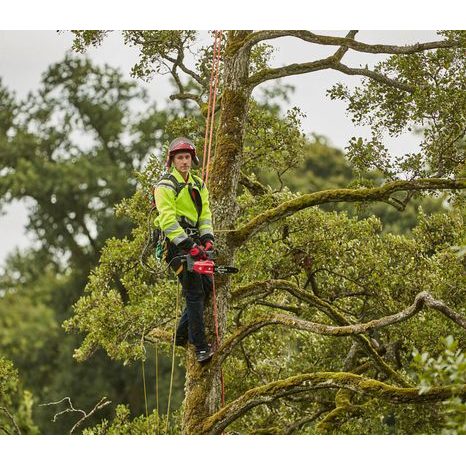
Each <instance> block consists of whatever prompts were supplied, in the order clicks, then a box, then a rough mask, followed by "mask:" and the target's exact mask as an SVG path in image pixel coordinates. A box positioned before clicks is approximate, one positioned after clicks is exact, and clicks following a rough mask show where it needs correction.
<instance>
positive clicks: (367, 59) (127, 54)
mask: <svg viewBox="0 0 466 466" xmlns="http://www.w3.org/2000/svg"><path fill="white" fill-rule="evenodd" d="M315 32H320V33H331V34H334V35H336V34H338V35H344V34H345V33H346V31H339V32H336V31H315ZM437 38H438V36H437V35H436V33H435V32H434V31H361V32H360V33H359V34H358V36H357V39H358V40H360V41H364V42H368V43H387V44H397V45H404V44H409V43H415V42H424V41H431V40H435V39H437ZM201 40H202V41H206V40H210V38H209V35H208V34H207V33H206V32H204V33H202V34H201ZM71 41H72V34H71V33H69V32H64V33H57V32H55V31H0V57H1V60H0V77H1V79H2V81H3V83H4V85H6V86H7V87H8V88H9V89H10V90H13V91H15V92H16V95H17V96H18V97H19V98H24V97H25V96H27V94H28V92H30V91H34V90H36V89H37V87H38V85H39V82H40V78H41V75H42V73H43V72H44V71H45V70H46V68H47V67H48V66H49V65H50V64H52V63H55V62H57V61H59V60H62V59H63V57H64V55H65V53H66V52H67V51H68V50H69V49H70V47H71ZM270 43H271V44H272V45H274V46H276V47H277V50H276V52H275V53H274V55H273V62H272V65H273V66H280V65H284V64H290V63H295V62H302V61H311V60H315V59H318V58H322V57H325V56H328V54H329V53H331V51H332V50H333V49H334V48H332V47H322V46H317V45H312V44H307V43H304V42H303V41H300V40H299V39H292V38H286V39H277V40H274V41H271V42H270ZM87 55H88V56H89V57H90V58H91V59H92V60H93V61H94V62H95V63H98V64H104V63H107V64H109V65H111V66H114V67H119V68H120V69H121V71H122V72H123V74H124V75H125V76H128V77H129V73H130V69H131V67H132V66H133V65H134V64H135V63H136V61H137V57H138V52H137V50H136V49H134V48H128V47H127V46H125V45H124V44H123V41H122V39H121V35H120V34H119V33H118V32H114V33H112V34H110V36H109V37H108V38H107V39H106V40H105V41H104V43H103V46H102V47H99V48H95V49H91V50H90V51H89V52H88V54H87ZM383 58H385V57H384V56H383V55H377V56H372V55H369V54H361V53H357V52H348V53H347V54H346V55H345V58H344V60H343V62H344V63H345V64H347V65H351V66H361V65H362V66H364V65H366V64H367V65H369V66H370V67H372V66H373V65H374V63H375V62H376V61H378V60H381V59H383ZM282 82H283V83H289V84H292V85H293V86H295V87H296V91H295V93H294V94H293V95H292V98H291V102H290V104H289V106H290V107H292V106H298V107H300V108H301V110H302V111H303V112H304V113H305V114H306V118H305V119H304V121H303V130H304V131H305V132H306V133H308V134H310V133H312V132H315V133H319V134H322V135H325V136H326V137H327V138H328V139H329V141H330V143H331V144H333V145H335V146H337V147H340V148H344V147H345V146H346V145H347V142H348V140H349V139H350V138H351V137H352V136H367V135H368V134H369V133H368V130H367V129H365V128H355V127H354V126H353V125H352V123H351V121H350V119H349V118H348V117H347V115H346V114H345V106H344V104H343V103H341V102H335V101H331V100H330V99H329V98H327V97H326V94H325V91H326V90H327V89H328V88H329V87H331V85H332V84H334V83H336V82H345V83H347V84H349V85H356V84H357V83H359V82H360V78H358V77H349V76H345V75H342V74H341V73H338V72H336V71H319V72H316V73H310V74H305V75H300V76H295V77H288V78H285V79H283V80H282ZM140 85H141V86H144V87H146V88H147V89H148V91H149V94H150V96H151V97H152V99H154V100H155V101H156V102H157V103H158V106H159V108H160V106H163V105H165V104H167V102H169V101H168V95H169V93H170V90H171V88H170V86H169V84H168V81H167V79H165V78H161V77H155V79H154V80H153V81H151V82H150V83H144V82H140ZM417 143H418V141H417V140H416V139H415V138H414V137H413V136H412V135H407V136H405V137H401V138H397V139H396V140H391V141H388V146H389V148H390V149H391V151H392V152H393V153H400V152H401V153H404V152H409V151H410V150H413V149H415V148H416V147H417ZM26 221H27V210H26V208H25V207H24V204H22V203H14V204H13V205H11V207H9V208H8V209H7V211H6V213H5V215H3V216H1V217H0V232H1V233H0V239H1V243H0V265H1V264H2V263H3V262H4V259H5V257H6V255H7V254H8V253H9V252H10V251H12V250H13V249H14V248H15V247H20V248H22V247H25V246H27V245H28V244H30V239H28V238H27V236H26V235H25V231H24V226H25V224H26Z"/></svg>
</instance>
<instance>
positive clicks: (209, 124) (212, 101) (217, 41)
mask: <svg viewBox="0 0 466 466" xmlns="http://www.w3.org/2000/svg"><path fill="white" fill-rule="evenodd" d="M222 32H223V31H215V36H214V46H213V54H212V70H211V73H210V83H209V101H208V103H207V118H206V129H205V137H204V154H203V158H202V162H203V164H202V179H203V181H204V183H205V184H206V186H207V183H208V181H209V169H210V157H211V153H212V139H213V133H214V131H213V129H214V121H215V105H216V103H217V89H218V76H219V71H220V56H221V53H220V52H221V42H222ZM212 308H213V317H214V327H215V342H216V348H215V349H216V350H217V349H218V348H219V347H220V336H219V331H218V312H217V296H216V293H215V279H214V274H212ZM220 387H221V402H222V407H223V406H224V405H225V384H224V379H223V371H222V369H221V368H220Z"/></svg>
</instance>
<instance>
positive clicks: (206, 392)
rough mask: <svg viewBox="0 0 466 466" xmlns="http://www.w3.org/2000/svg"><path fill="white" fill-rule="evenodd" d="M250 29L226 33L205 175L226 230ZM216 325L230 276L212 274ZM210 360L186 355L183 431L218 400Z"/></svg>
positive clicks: (228, 260) (225, 253)
mask: <svg viewBox="0 0 466 466" xmlns="http://www.w3.org/2000/svg"><path fill="white" fill-rule="evenodd" d="M248 34H249V32H248V31H232V32H229V33H228V35H227V42H226V47H225V51H224V75H223V94H222V104H221V114H220V122H219V127H218V132H217V143H216V152H215V157H214V158H213V164H212V169H211V172H210V176H209V191H210V202H211V206H212V214H213V221H214V227H215V230H230V229H233V228H234V226H235V222H236V219H237V217H238V213H239V210H238V205H237V203H236V191H237V186H238V181H239V176H240V168H241V160H242V150H243V137H244V127H245V123H246V116H247V109H248V102H249V98H250V94H251V91H250V89H249V87H248V84H247V79H248V73H249V50H244V49H243V50H241V49H240V48H241V45H242V44H243V42H244V39H245V38H246V37H247V36H248ZM226 238H227V237H226V235H225V233H221V232H220V233H218V234H216V249H217V254H218V259H217V262H218V263H219V264H225V265H231V264H232V263H233V259H234V252H235V251H234V248H233V247H232V246H231V245H230V244H228V242H227V239H226ZM215 285H216V296H217V306H218V326H219V337H220V341H221V340H222V336H223V335H224V333H225V325H226V316H227V313H228V310H229V308H230V299H229V297H230V286H229V279H228V276H225V277H216V280H215ZM205 320H206V331H207V338H208V340H209V341H210V342H212V343H214V342H215V330H214V319H213V316H212V311H211V309H207V310H206V312H205ZM209 366H210V365H209V364H206V365H205V366H200V365H199V364H198V363H197V362H196V361H195V358H194V355H193V354H192V352H191V353H190V354H189V355H188V357H187V364H186V386H185V401H184V420H183V432H184V433H185V434H196V433H198V430H199V427H200V426H201V424H202V421H203V420H204V419H205V418H206V417H208V416H210V415H211V414H213V413H215V412H216V411H217V410H218V409H219V408H220V404H221V390H220V373H219V372H216V373H212V371H211V370H210V369H209Z"/></svg>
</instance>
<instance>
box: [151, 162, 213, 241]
mask: <svg viewBox="0 0 466 466" xmlns="http://www.w3.org/2000/svg"><path fill="white" fill-rule="evenodd" d="M170 173H171V174H172V175H173V176H174V177H175V179H176V180H177V181H178V182H179V183H180V184H182V185H184V186H183V187H182V189H181V190H180V191H179V194H178V196H177V195H176V192H177V189H176V186H175V185H174V183H173V182H172V181H170V180H169V179H166V178H163V179H161V180H160V181H159V182H158V183H157V185H156V186H155V188H154V198H155V204H156V206H157V210H158V212H159V215H158V217H157V218H156V219H155V222H154V223H155V226H156V227H159V228H160V229H161V230H162V232H163V233H165V236H166V237H167V238H168V239H169V240H170V241H171V242H172V243H173V244H175V245H176V246H178V245H179V244H180V243H181V242H183V241H184V240H186V239H187V238H188V234H187V233H186V231H185V230H184V229H183V228H182V227H181V225H180V222H181V221H182V219H184V221H185V222H186V223H187V224H188V225H189V226H190V227H192V228H195V227H197V228H198V229H199V235H200V236H201V237H202V236H204V235H209V236H211V239H214V230H213V228H212V214H211V212H210V207H209V192H208V190H207V186H206V185H205V184H204V182H203V181H202V180H201V179H200V178H199V177H195V175H192V174H191V173H190V174H189V177H188V180H187V181H186V182H185V181H184V178H183V176H182V175H181V174H180V173H179V172H178V170H176V168H172V170H171V172H170ZM195 178H196V179H197V181H198V183H199V185H200V186H201V188H199V187H198V186H197V184H196V181H195ZM189 186H190V187H191V188H192V189H194V190H196V191H198V192H199V193H200V196H201V200H202V210H201V213H200V215H198V211H197V209H196V205H195V203H194V200H193V199H192V197H191V195H190V193H189Z"/></svg>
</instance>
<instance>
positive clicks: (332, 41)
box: [243, 31, 461, 54]
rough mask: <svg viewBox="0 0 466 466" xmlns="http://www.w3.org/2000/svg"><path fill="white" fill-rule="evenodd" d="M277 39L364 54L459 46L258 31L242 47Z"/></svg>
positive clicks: (302, 32)
mask: <svg viewBox="0 0 466 466" xmlns="http://www.w3.org/2000/svg"><path fill="white" fill-rule="evenodd" d="M279 37H296V38H298V39H302V40H304V41H306V42H310V43H313V44H319V45H333V46H345V47H348V48H350V49H352V50H356V51H357V52H364V53H374V54H379V53H387V54H412V53H416V52H422V51H424V50H432V49H440V48H450V47H457V46H460V45H461V44H460V43H459V42H456V41H449V40H443V41H436V42H424V43H417V44H413V45H404V46H399V45H386V44H366V43H364V42H359V41H357V40H354V38H352V37H348V36H346V37H335V36H324V35H319V34H313V33H312V32H310V31H258V32H254V33H252V34H250V35H249V37H248V38H247V40H246V41H245V42H244V44H243V47H245V48H250V47H252V46H254V45H256V44H257V43H259V42H261V41H264V40H271V39H277V38H279Z"/></svg>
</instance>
